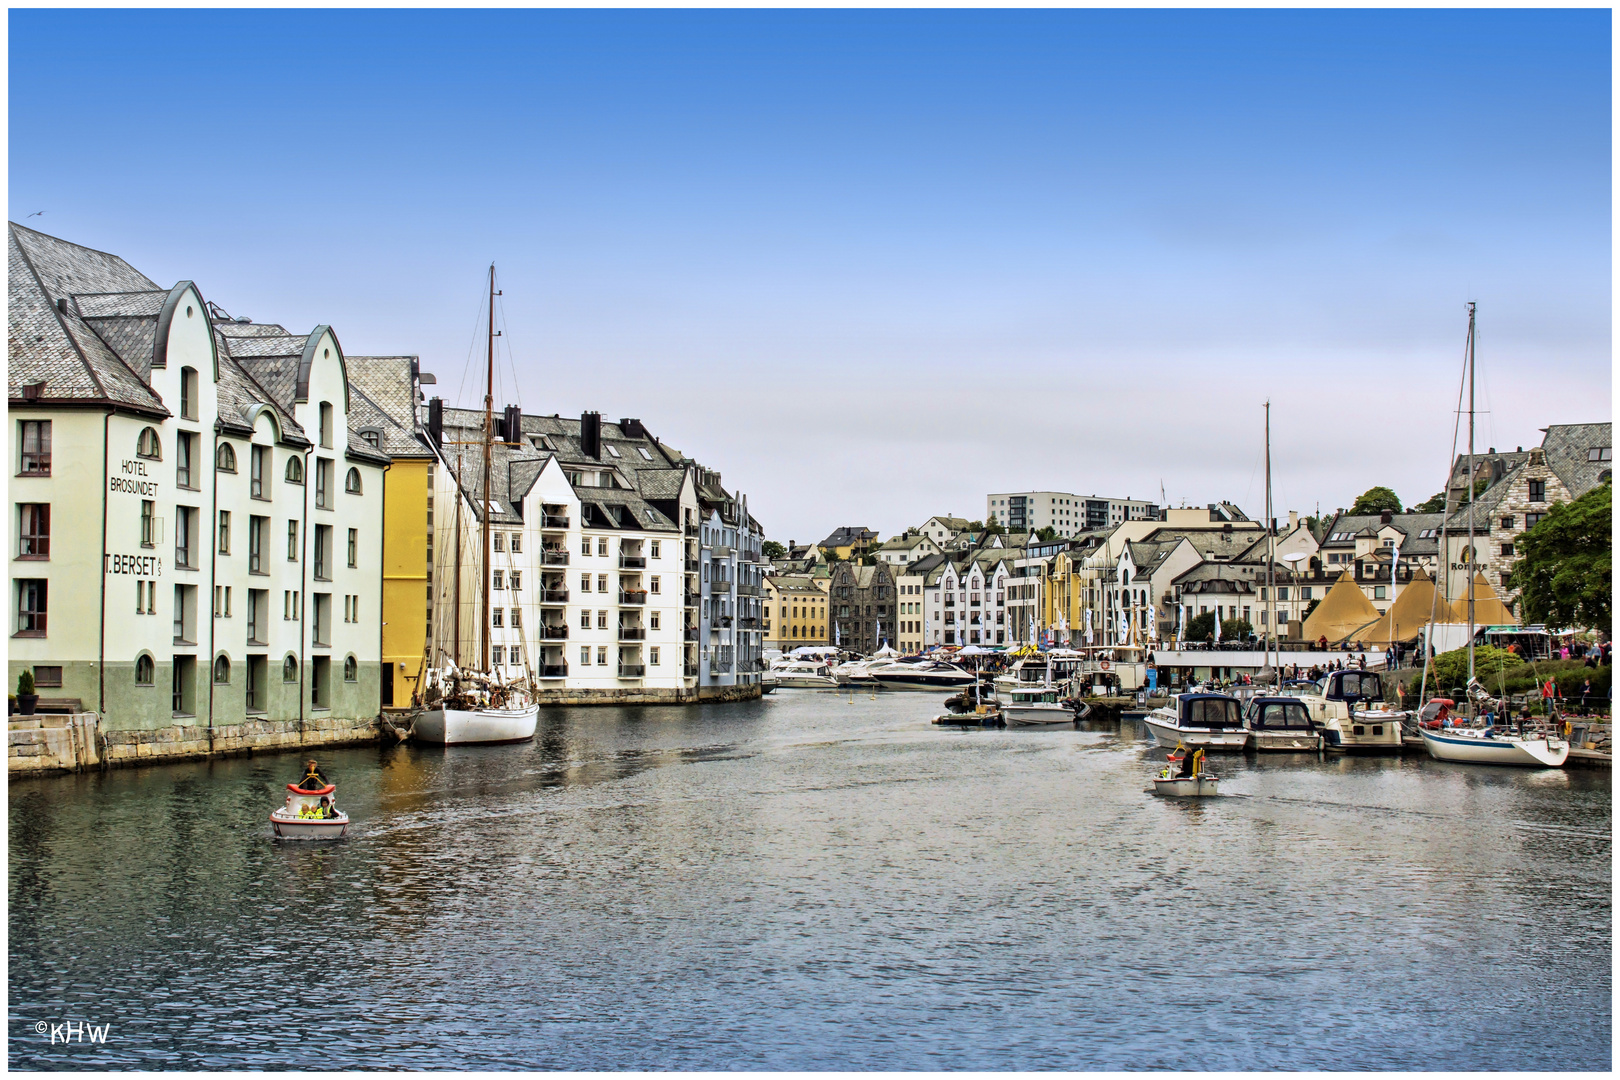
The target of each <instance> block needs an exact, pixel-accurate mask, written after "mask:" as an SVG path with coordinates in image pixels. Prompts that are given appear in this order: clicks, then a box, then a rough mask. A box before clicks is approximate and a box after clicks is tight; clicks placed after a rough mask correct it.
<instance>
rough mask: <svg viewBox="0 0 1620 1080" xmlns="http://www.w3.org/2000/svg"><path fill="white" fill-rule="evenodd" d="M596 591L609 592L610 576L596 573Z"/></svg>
mask: <svg viewBox="0 0 1620 1080" xmlns="http://www.w3.org/2000/svg"><path fill="white" fill-rule="evenodd" d="M596 591H597V592H607V591H608V576H607V575H606V574H597V575H596Z"/></svg>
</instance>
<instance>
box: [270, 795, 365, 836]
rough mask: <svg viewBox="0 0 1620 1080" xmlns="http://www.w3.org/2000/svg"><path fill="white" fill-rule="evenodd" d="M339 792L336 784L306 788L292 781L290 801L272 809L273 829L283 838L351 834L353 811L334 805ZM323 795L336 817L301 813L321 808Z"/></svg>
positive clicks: (288, 797)
mask: <svg viewBox="0 0 1620 1080" xmlns="http://www.w3.org/2000/svg"><path fill="white" fill-rule="evenodd" d="M336 793H337V785H336V784H327V785H326V786H325V787H323V788H320V789H318V790H315V791H305V790H304V789H303V788H301V787H299V786H298V785H297V784H288V785H287V803H286V805H285V806H278V807H276V808H275V809H274V810H272V811H270V829H271V831H273V832H274V833H275V834H276V836H277V837H279V838H280V839H282V840H336V839H338V838H339V837H342V836H347V835H348V832H349V815H348V814H345V813H344V812H343V811H341V810H339V809H338V808H337V807H336V805H334V804H335V803H336V801H337V794H336ZM323 798H324V799H326V804H327V806H329V807H331V809H332V812H333V813H334V814H335V815H336V816H335V817H300V816H299V814H301V813H302V812H304V811H305V810H309V811H319V810H320V808H321V799H323Z"/></svg>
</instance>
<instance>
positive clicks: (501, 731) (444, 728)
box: [412, 705, 540, 746]
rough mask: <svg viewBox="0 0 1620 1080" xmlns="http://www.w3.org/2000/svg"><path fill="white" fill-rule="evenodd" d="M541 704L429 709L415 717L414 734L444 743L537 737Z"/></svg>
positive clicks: (494, 741) (501, 740)
mask: <svg viewBox="0 0 1620 1080" xmlns="http://www.w3.org/2000/svg"><path fill="white" fill-rule="evenodd" d="M539 719H540V706H538V705H525V706H523V707H522V708H518V709H429V710H428V711H426V712H424V713H422V714H421V715H419V716H418V717H417V718H416V724H415V726H414V728H413V735H412V737H413V738H415V739H416V740H417V741H418V742H425V743H434V744H438V745H443V746H460V745H462V744H465V743H502V742H524V741H526V740H528V739H532V738H534V729H535V727H536V725H537V724H538V723H539Z"/></svg>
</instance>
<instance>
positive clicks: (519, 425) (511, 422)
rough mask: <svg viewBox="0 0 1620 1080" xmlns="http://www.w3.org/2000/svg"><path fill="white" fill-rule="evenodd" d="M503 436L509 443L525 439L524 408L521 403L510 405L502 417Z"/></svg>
mask: <svg viewBox="0 0 1620 1080" xmlns="http://www.w3.org/2000/svg"><path fill="white" fill-rule="evenodd" d="M501 431H502V432H503V435H502V437H503V438H504V439H505V440H506V441H507V442H509V443H515V442H522V441H523V408H522V406H520V405H508V406H507V407H506V411H505V414H504V416H503V417H502V419H501Z"/></svg>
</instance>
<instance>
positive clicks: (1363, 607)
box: [1304, 570, 1379, 645]
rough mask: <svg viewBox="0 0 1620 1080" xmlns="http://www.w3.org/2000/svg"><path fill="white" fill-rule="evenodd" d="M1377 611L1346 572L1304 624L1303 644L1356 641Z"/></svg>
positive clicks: (1367, 627)
mask: <svg viewBox="0 0 1620 1080" xmlns="http://www.w3.org/2000/svg"><path fill="white" fill-rule="evenodd" d="M1378 617H1379V616H1378V609H1377V608H1375V607H1373V606H1372V601H1370V600H1368V599H1367V594H1366V593H1364V592H1362V591H1361V587H1360V586H1359V585H1357V584H1356V583H1355V579H1353V578H1352V577H1351V576H1350V572H1349V571H1348V570H1347V571H1345V572H1344V573H1342V574H1340V575H1339V580H1338V581H1335V582H1334V583H1333V588H1331V589H1329V590H1328V594H1327V595H1326V596H1324V597H1323V598H1322V602H1321V603H1320V604H1317V605H1316V610H1315V611H1313V612H1311V617H1310V618H1308V619H1306V620H1305V631H1304V632H1305V640H1306V641H1316V640H1318V639H1320V638H1324V637H1325V638H1327V639H1328V644H1330V645H1332V644H1336V643H1337V642H1340V641H1345V640H1347V639H1353V638H1358V637H1360V636H1361V632H1362V631H1365V630H1368V629H1371V627H1372V624H1373V623H1375V622H1377V621H1378Z"/></svg>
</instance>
